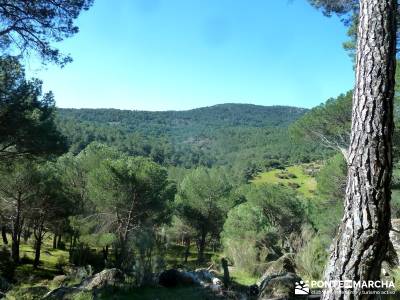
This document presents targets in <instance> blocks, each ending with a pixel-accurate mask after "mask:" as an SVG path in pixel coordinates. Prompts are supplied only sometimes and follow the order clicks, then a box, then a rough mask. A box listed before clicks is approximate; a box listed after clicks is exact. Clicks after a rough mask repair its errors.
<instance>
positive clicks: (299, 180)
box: [252, 164, 319, 197]
mask: <svg viewBox="0 0 400 300" xmlns="http://www.w3.org/2000/svg"><path fill="white" fill-rule="evenodd" d="M318 167H319V166H318V165H315V164H302V165H295V166H291V167H287V168H285V169H284V170H272V171H268V172H264V173H260V174H259V175H258V176H257V177H256V178H255V179H254V180H253V181H252V182H253V183H254V184H262V183H272V184H282V185H285V186H288V187H292V188H293V189H296V190H297V191H298V192H300V193H301V194H303V195H304V196H306V197H312V196H313V194H314V193H315V190H316V188H317V182H316V180H315V178H314V177H313V176H312V175H309V174H307V172H306V170H308V169H312V168H318Z"/></svg>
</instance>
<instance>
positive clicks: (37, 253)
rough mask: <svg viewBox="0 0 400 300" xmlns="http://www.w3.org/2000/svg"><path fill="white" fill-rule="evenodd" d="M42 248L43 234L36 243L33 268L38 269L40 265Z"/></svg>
mask: <svg viewBox="0 0 400 300" xmlns="http://www.w3.org/2000/svg"><path fill="white" fill-rule="evenodd" d="M41 248H42V237H41V233H39V237H38V238H37V239H36V243H35V259H34V261H33V267H34V268H35V269H37V267H38V266H39V263H40V250H41Z"/></svg>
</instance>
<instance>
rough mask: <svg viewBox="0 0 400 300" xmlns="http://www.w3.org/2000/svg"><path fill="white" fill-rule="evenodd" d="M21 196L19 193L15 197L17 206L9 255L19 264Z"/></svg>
mask: <svg viewBox="0 0 400 300" xmlns="http://www.w3.org/2000/svg"><path fill="white" fill-rule="evenodd" d="M20 197H21V196H20V195H19V197H18V199H17V207H16V212H15V213H16V214H15V219H14V220H13V221H12V226H11V227H12V228H11V229H12V232H11V239H12V245H11V257H12V259H13V261H14V263H15V264H19V260H20V257H19V245H20V237H21V230H22V222H21V198H20Z"/></svg>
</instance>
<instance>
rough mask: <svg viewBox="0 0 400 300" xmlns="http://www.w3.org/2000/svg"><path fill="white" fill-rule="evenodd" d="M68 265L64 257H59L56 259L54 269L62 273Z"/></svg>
mask: <svg viewBox="0 0 400 300" xmlns="http://www.w3.org/2000/svg"><path fill="white" fill-rule="evenodd" d="M67 264H68V262H67V259H66V258H65V256H63V255H61V256H59V257H57V262H56V265H55V267H56V269H57V271H58V272H59V273H62V272H63V269H64V267H65V266H66V265H67Z"/></svg>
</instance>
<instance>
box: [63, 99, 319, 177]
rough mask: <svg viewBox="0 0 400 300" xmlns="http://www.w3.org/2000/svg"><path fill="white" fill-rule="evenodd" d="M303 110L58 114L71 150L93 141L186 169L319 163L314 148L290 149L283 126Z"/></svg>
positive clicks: (228, 107)
mask: <svg viewBox="0 0 400 300" xmlns="http://www.w3.org/2000/svg"><path fill="white" fill-rule="evenodd" d="M306 112H307V109H303V108H296V107H285V106H270V107H267V106H259V105H250V104H221V105H216V106H211V107H204V108H199V109H193V110H188V111H163V112H150V111H128V110H116V109H58V126H59V128H60V130H61V132H62V133H63V134H64V135H65V136H66V137H67V139H68V141H69V145H70V150H71V151H72V152H74V153H78V152H79V151H81V150H82V149H84V148H85V147H86V146H87V145H88V144H89V143H91V142H93V141H97V142H101V143H105V144H108V145H112V146H114V147H117V148H118V149H120V150H122V151H123V152H126V153H129V154H131V155H142V156H149V157H151V158H152V159H153V160H155V161H156V162H158V163H162V164H166V165H172V166H183V167H186V168H190V167H193V166H197V165H203V166H208V167H211V166H214V165H225V166H226V165H228V166H232V165H234V164H236V163H237V162H240V164H241V165H242V168H244V167H245V166H244V165H245V164H252V165H256V166H257V167H258V168H261V169H263V168H265V166H268V164H276V163H281V164H287V163H294V162H307V161H309V160H313V159H316V158H321V155H323V151H321V148H319V149H318V151H315V150H316V147H317V146H316V144H313V143H310V142H307V143H296V145H294V143H292V141H291V139H290V137H289V135H288V130H287V129H288V126H289V125H290V124H292V123H293V122H294V121H296V120H298V119H299V118H300V117H301V116H303V115H304V114H305V113H306Z"/></svg>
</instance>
